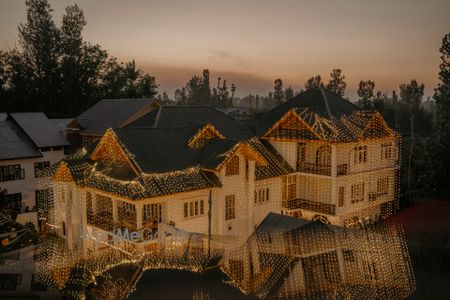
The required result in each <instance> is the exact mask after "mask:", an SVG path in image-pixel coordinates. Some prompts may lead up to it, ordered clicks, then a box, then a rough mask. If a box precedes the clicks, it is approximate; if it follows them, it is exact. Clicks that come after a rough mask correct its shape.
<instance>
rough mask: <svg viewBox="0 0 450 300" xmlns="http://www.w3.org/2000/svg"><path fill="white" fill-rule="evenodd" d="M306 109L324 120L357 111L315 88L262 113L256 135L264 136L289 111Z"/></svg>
mask: <svg viewBox="0 0 450 300" xmlns="http://www.w3.org/2000/svg"><path fill="white" fill-rule="evenodd" d="M304 108H308V109H309V110H310V111H311V112H313V113H315V114H317V115H318V116H320V117H322V118H325V119H329V120H332V119H337V118H340V117H342V116H343V115H347V114H350V113H352V112H353V111H355V110H359V108H358V106H356V105H355V104H353V103H351V102H350V101H348V100H345V99H343V98H341V97H339V96H337V95H335V94H333V93H332V92H330V91H328V90H326V89H325V88H322V87H315V88H311V89H308V90H306V91H305V92H303V93H301V94H298V95H297V96H295V97H294V98H292V99H290V100H288V101H286V102H285V103H283V104H281V105H279V106H277V107H275V108H273V109H272V110H270V111H268V112H266V113H264V114H263V115H261V116H260V117H259V118H258V119H257V133H258V135H259V136H260V135H264V134H265V133H266V132H267V130H268V129H269V128H270V127H272V126H273V125H274V124H275V123H276V122H277V121H278V120H280V119H281V118H282V117H283V116H284V115H285V114H286V113H287V112H288V111H289V110H291V109H304Z"/></svg>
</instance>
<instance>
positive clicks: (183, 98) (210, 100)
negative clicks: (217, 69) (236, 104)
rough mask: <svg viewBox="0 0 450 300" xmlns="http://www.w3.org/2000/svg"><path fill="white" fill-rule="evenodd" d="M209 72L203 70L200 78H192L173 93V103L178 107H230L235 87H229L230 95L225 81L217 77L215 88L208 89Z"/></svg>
mask: <svg viewBox="0 0 450 300" xmlns="http://www.w3.org/2000/svg"><path fill="white" fill-rule="evenodd" d="M209 77H210V73H209V70H207V69H205V70H203V73H202V76H201V77H200V76H196V75H195V76H193V77H192V78H191V79H190V80H189V81H188V82H187V83H186V86H185V87H182V88H179V89H177V90H176V91H175V101H177V103H178V104H179V105H194V106H196V105H200V106H201V105H206V106H213V107H220V108H225V107H232V106H233V98H234V93H235V91H236V86H235V85H234V84H232V85H231V95H230V92H229V91H228V86H227V81H226V80H223V81H222V79H221V78H220V77H219V78H218V80H217V87H214V88H211V87H210V80H209Z"/></svg>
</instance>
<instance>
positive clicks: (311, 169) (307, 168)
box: [297, 161, 331, 176]
mask: <svg viewBox="0 0 450 300" xmlns="http://www.w3.org/2000/svg"><path fill="white" fill-rule="evenodd" d="M297 171H298V172H304V173H312V174H318V175H325V176H331V166H330V165H318V164H315V163H307V162H301V161H299V162H297Z"/></svg>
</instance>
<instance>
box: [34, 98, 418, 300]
mask: <svg viewBox="0 0 450 300" xmlns="http://www.w3.org/2000/svg"><path fill="white" fill-rule="evenodd" d="M310 98H314V101H312V102H311V101H310ZM316 98H317V99H316ZM308 99H309V100H308ZM157 109H164V107H159V108H157ZM171 109H172V110H175V109H179V110H183V107H177V108H171ZM214 115H215V117H214V118H215V119H214V118H213V117H210V116H209V115H207V114H206V115H205V114H202V115H199V116H197V117H198V118H199V120H196V119H195V118H194V117H192V118H191V116H189V117H188V118H186V119H187V120H188V121H186V122H187V123H185V124H184V125H182V126H178V127H176V126H174V127H170V126H171V125H170V124H172V123H171V122H165V123H164V122H163V121H164V120H161V118H164V117H165V116H166V115H164V114H162V115H160V117H159V118H160V120H159V121H160V122H162V124H169V125H168V126H169V127H167V128H166V127H162V128H159V127H158V126H159V125H158V124H159V123H158V124H156V123H155V124H150V125H149V126H148V127H155V128H125V129H109V130H107V131H106V133H105V134H104V135H103V137H102V138H101V139H100V140H99V141H98V142H97V143H95V144H93V145H91V146H89V147H87V148H86V149H82V150H80V151H79V152H77V153H75V154H73V155H71V156H69V157H67V158H66V159H64V160H63V161H61V162H60V163H58V164H56V165H54V166H52V168H51V170H49V173H48V176H47V177H46V180H47V182H45V185H46V186H51V189H52V193H49V195H48V199H47V201H44V203H45V204H44V205H43V207H41V208H40V209H41V210H42V211H43V213H42V214H41V221H43V222H45V223H47V225H48V227H47V228H48V230H49V232H52V233H53V234H54V237H53V239H52V240H51V246H48V247H47V246H46V248H47V252H48V253H47V256H46V259H45V262H46V263H45V264H42V266H43V267H42V270H43V273H46V274H49V275H50V276H43V278H47V279H46V280H48V281H49V282H50V281H53V283H52V284H54V285H56V286H58V287H59V288H61V289H68V288H69V287H74V286H86V285H87V284H88V283H89V284H94V283H95V278H96V277H97V276H99V275H100V274H102V273H104V272H106V271H107V270H110V269H111V268H114V267H116V266H119V265H121V264H123V263H126V262H128V263H131V264H137V265H138V266H140V268H138V269H137V271H136V272H137V273H136V274H137V275H136V278H138V277H139V274H140V272H143V271H144V270H147V269H155V268H172V269H185V270H190V271H194V272H198V271H202V270H204V269H205V268H208V267H210V266H211V263H212V261H213V262H214V263H213V266H218V265H219V266H222V270H223V271H224V272H225V273H227V274H229V276H230V280H231V281H230V283H231V284H233V285H235V286H236V287H238V288H240V289H241V290H242V291H243V292H245V293H249V294H254V295H255V296H257V297H260V298H265V297H266V296H268V295H269V294H272V293H274V291H276V293H277V295H278V296H279V297H291V296H292V295H302V296H305V297H314V295H316V293H323V294H324V295H325V294H326V293H330V292H336V293H337V292H338V293H341V294H342V295H344V296H345V295H347V294H351V295H356V294H355V293H358V292H361V291H363V292H362V293H366V292H367V293H369V292H368V291H369V290H370V292H371V293H372V292H373V293H376V295H378V296H380V297H381V296H382V298H390V299H393V298H395V296H399V297H406V296H407V295H409V294H410V293H411V291H412V290H413V289H414V282H413V277H412V272H411V268H410V265H409V264H410V263H409V259H408V255H407V249H406V247H405V243H404V239H403V237H402V234H401V232H399V231H398V230H396V229H391V228H384V227H376V226H375V225H373V224H377V222H378V221H379V220H380V219H382V218H384V217H386V216H387V215H389V214H391V213H392V212H393V210H394V209H395V208H396V206H397V204H396V203H397V201H398V194H399V182H398V180H399V163H400V148H401V147H400V137H399V135H398V134H397V133H396V132H395V131H394V130H392V129H391V128H389V126H388V125H387V124H386V122H385V121H384V119H383V117H382V116H381V115H380V114H379V113H378V112H373V111H361V110H359V109H358V108H357V107H355V106H354V105H353V104H351V103H349V102H348V101H346V100H344V99H341V98H338V97H337V96H335V95H333V94H331V93H329V92H327V91H326V90H324V89H312V90H309V91H307V92H305V93H303V94H300V95H298V96H297V97H295V98H293V99H292V100H290V101H288V102H286V103H284V104H282V105H280V106H278V107H276V108H274V109H273V110H271V111H269V112H267V113H265V114H263V115H262V116H260V117H258V118H257V119H256V120H254V121H252V122H249V123H248V124H247V125H248V128H247V127H246V126H247V125H245V124H244V123H241V122H238V121H235V120H232V119H231V118H230V117H228V116H225V115H223V116H222V115H220V113H218V112H216V111H214ZM208 118H209V119H208ZM200 119H201V120H200ZM205 120H206V121H205ZM166 121H167V120H166ZM172 121H173V120H172ZM173 122H175V121H173ZM230 122H231V123H230ZM192 124H194V125H195V126H192ZM224 124H226V126H225V125H224ZM131 125H132V124H131ZM161 126H162V125H161ZM233 126H234V127H233ZM44 212H45V213H44ZM269 213H277V214H278V217H280V218H282V219H283V220H284V218H286V220H291V219H293V220H296V221H299V222H303V223H302V224H303V225H302V226H297V227H295V226H294V228H291V229H289V228H284V227H283V226H282V227H283V228H281V229H280V230H278V231H277V230H274V229H273V228H272V229H267V230H266V229H264V230H262V229H263V227H261V224H264V222H265V221H267V216H268V214H269ZM269 216H271V215H269ZM280 222H281V223H283V222H287V224H285V225H286V226H288V224H291V223H293V222H292V220H291V221H280ZM294 223H295V222H294ZM294 223H293V224H294ZM283 224H284V223H283ZM371 226H372V227H374V228H373V229H368V228H369V227H371ZM257 228H258V229H257ZM255 229H256V231H255ZM258 230H260V231H258ZM44 265H45V266H44ZM44 270H45V271H44ZM73 270H81V271H80V273H82V274H83V275H82V276H81V275H77V274H78V273H77V272H73ZM320 270H323V271H320ZM393 270H400V271H399V273H397V275H394V273H395V272H394V271H393ZM105 276H106V275H105ZM395 276H397V277H395ZM117 280H119V279H117V278H114V276H112V277H108V276H106V277H105V281H107V282H113V281H117ZM119 281H120V280H119ZM133 282H134V283H132V284H131V286H130V287H129V288H130V289H129V290H132V288H133V286H134V284H135V281H133ZM359 286H363V287H361V288H359ZM364 288H367V289H369V290H367V291H366V290H364ZM74 290H76V289H74ZM364 291H366V292H364ZM97 292H99V293H100V292H101V291H97ZM119 292H121V291H118V292H117V293H119ZM74 293H75V292H74ZM78 293H79V292H78Z"/></svg>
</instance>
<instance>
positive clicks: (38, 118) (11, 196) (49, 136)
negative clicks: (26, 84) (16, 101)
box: [0, 112, 69, 228]
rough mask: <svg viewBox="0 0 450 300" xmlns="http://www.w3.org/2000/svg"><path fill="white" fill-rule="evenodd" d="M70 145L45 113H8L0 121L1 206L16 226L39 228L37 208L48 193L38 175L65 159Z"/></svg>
mask: <svg viewBox="0 0 450 300" xmlns="http://www.w3.org/2000/svg"><path fill="white" fill-rule="evenodd" d="M67 146H69V143H68V142H67V140H66V139H65V138H64V136H63V135H62V134H61V133H60V132H59V131H58V128H56V127H55V126H54V125H53V124H52V123H51V121H50V120H49V119H48V118H47V117H46V116H45V114H43V113H41V112H38V113H35V112H33V113H8V114H7V117H6V118H5V119H4V120H3V121H0V188H2V189H6V190H7V196H6V199H7V200H6V201H7V203H5V204H4V205H6V206H9V207H10V208H12V209H14V210H15V212H16V213H17V214H18V215H17V221H18V222H19V223H22V224H24V223H26V222H27V221H31V222H33V224H34V225H35V226H36V228H38V225H39V224H38V213H37V211H38V210H37V206H38V205H39V201H40V200H41V201H42V199H46V198H48V195H49V194H50V193H51V192H50V190H49V189H47V188H45V186H43V185H39V184H38V182H39V181H40V177H41V176H42V174H41V172H42V171H43V170H44V169H46V168H48V167H49V166H50V165H51V164H53V163H56V162H58V161H60V160H61V159H63V158H64V147H67Z"/></svg>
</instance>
